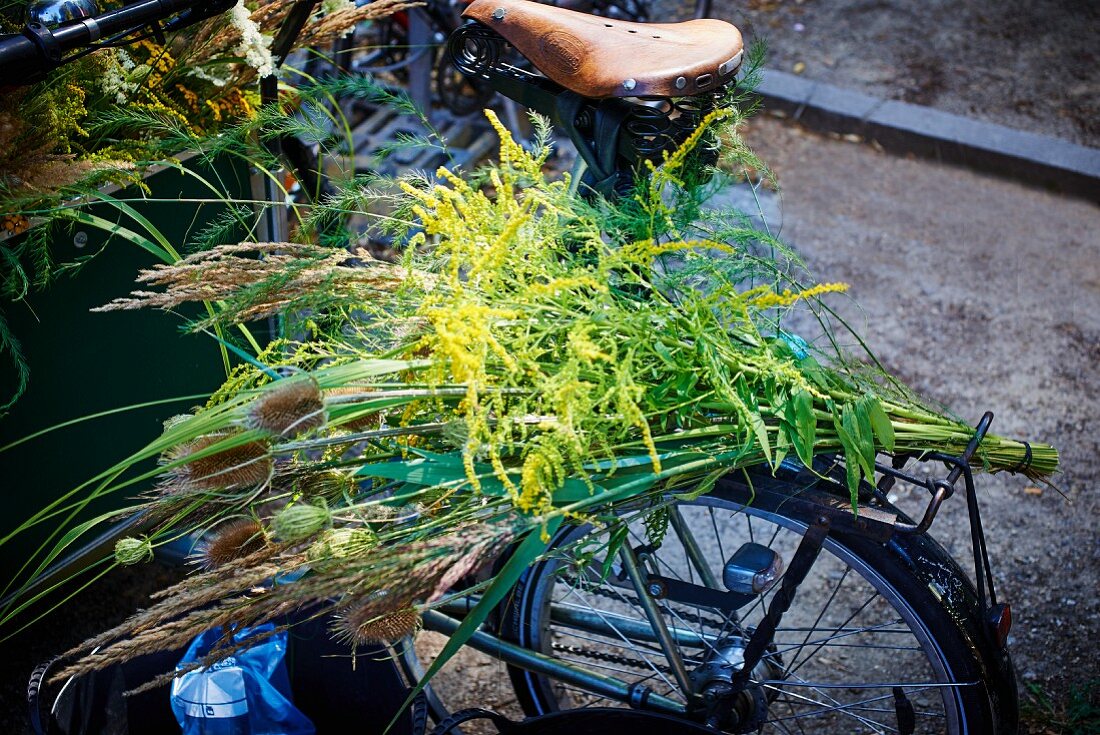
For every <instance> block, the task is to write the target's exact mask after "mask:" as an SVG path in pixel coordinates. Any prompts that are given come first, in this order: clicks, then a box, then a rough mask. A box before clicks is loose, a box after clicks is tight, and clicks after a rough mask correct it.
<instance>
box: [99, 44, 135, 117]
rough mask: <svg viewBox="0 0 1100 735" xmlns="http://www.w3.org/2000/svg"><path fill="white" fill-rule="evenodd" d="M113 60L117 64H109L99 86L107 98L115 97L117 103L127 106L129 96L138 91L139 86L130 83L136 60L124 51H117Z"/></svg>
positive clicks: (113, 55) (112, 56)
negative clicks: (131, 71)
mask: <svg viewBox="0 0 1100 735" xmlns="http://www.w3.org/2000/svg"><path fill="white" fill-rule="evenodd" d="M111 58H112V59H113V60H114V62H115V63H113V64H109V65H108V66H107V69H106V71H105V72H104V73H103V75H102V76H101V77H100V78H99V86H100V88H102V89H103V93H104V94H106V95H107V96H111V95H114V98H115V102H117V103H118V104H120V105H122V104H126V100H127V99H128V95H131V94H133V93H134V92H135V91H137V88H138V85H137V84H136V83H135V82H132V81H130V78H129V76H130V75H129V74H127V72H129V71H130V70H131V69H133V68H134V66H135V64H134V60H133V59H131V58H130V57H129V55H127V53H126V52H125V51H123V50H122V49H115V50H114V53H113V54H112V55H111Z"/></svg>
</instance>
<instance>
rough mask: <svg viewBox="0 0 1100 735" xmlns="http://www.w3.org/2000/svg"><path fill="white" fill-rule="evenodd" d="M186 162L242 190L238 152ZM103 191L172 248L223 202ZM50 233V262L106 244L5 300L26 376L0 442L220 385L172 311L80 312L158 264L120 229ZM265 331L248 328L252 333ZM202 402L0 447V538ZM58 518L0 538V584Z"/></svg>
mask: <svg viewBox="0 0 1100 735" xmlns="http://www.w3.org/2000/svg"><path fill="white" fill-rule="evenodd" d="M186 165H188V166H189V167H191V168H192V169H193V170H196V171H198V172H199V173H200V174H202V175H203V176H205V177H206V178H207V179H208V180H210V181H218V182H220V186H221V187H222V188H223V190H224V192H225V193H226V195H227V196H228V197H232V198H237V199H252V198H253V196H252V194H251V190H250V181H249V174H248V169H247V167H246V166H245V165H243V164H241V163H239V162H235V161H221V162H219V163H218V164H216V165H215V166H213V167H212V168H208V167H205V166H203V165H202V164H199V163H198V162H197V159H192V160H191V162H189V163H188V164H186ZM146 183H147V184H148V186H149V188H150V192H149V193H148V194H147V195H146V196H147V197H148V198H149V199H179V200H187V199H210V198H212V196H213V194H212V192H211V191H210V189H208V188H207V187H206V186H204V185H203V184H202V182H200V181H198V180H196V179H195V177H193V176H188V175H185V174H183V173H181V172H179V171H176V170H174V169H166V170H163V171H160V172H158V173H156V174H154V175H152V176H150V177H149V178H148V179H147V181H146ZM113 196H115V197H116V198H119V199H126V200H128V201H129V202H130V203H131V204H132V205H133V206H134V207H135V209H137V210H138V211H139V212H140V213H141V214H142V215H143V216H145V217H146V218H148V219H149V220H150V221H151V222H152V224H153V226H155V227H156V228H157V229H159V230H160V231H161V232H162V233H164V235H165V236H166V237H167V238H168V240H169V241H170V242H171V243H172V245H173V247H175V248H176V249H177V250H181V249H182V248H183V246H184V243H185V242H186V240H187V239H188V236H189V235H190V234H193V233H195V232H198V231H199V230H200V229H201V228H203V227H204V226H206V225H207V224H208V223H209V222H210V221H211V220H213V219H214V218H215V217H216V216H217V215H218V214H220V213H221V212H223V211H224V209H225V205H224V204H221V203H196V202H187V201H169V202H150V201H144V200H143V198H142V192H141V191H139V190H137V188H136V187H131V188H129V189H125V190H122V191H121V192H117V193H115V194H113ZM88 211H89V212H91V213H93V214H96V215H99V216H102V217H106V218H109V219H111V220H112V221H118V222H119V223H120V224H122V225H123V226H125V227H128V228H130V229H132V230H135V231H136V232H139V233H142V234H144V232H143V229H142V227H141V226H140V225H139V224H137V223H135V222H134V221H133V220H131V219H129V218H128V217H126V216H124V215H121V214H120V213H119V212H118V210H116V209H114V208H112V207H110V206H108V205H102V204H101V205H96V206H94V207H90V208H89V210H88ZM57 232H58V233H59V234H58V237H57V239H56V241H55V243H54V248H53V256H54V259H55V261H57V262H65V261H69V260H72V259H74V258H77V257H79V256H82V255H87V254H89V253H95V252H97V251H99V250H100V249H101V248H104V245H106V247H105V248H104V249H103V251H102V252H100V253H99V255H97V256H96V257H95V258H93V259H91V261H90V262H89V263H88V264H87V265H85V266H84V267H83V268H82V269H80V270H79V271H78V272H76V273H75V274H74V275H72V276H69V277H62V278H60V279H58V280H55V281H54V282H53V283H52V284H51V285H50V286H49V287H48V288H47V289H45V290H41V291H33V292H31V293H30V294H28V295H27V298H26V301H25V302H20V303H16V304H5V311H6V314H7V319H8V322H9V325H10V327H11V330H12V332H13V333H14V334H15V335H16V337H17V338H18V339H19V340H21V341H22V343H23V348H24V352H25V356H26V360H27V362H28V364H29V365H30V369H31V379H30V386H29V388H28V390H27V392H26V394H25V395H24V396H23V397H22V398H21V399H20V400H19V401H18V402H17V403H16V404H15V405H14V406H13V407H12V409H11V411H10V413H9V414H8V415H7V416H5V417H3V418H0V446H5V445H7V444H8V443H10V442H12V441H16V440H18V439H20V438H23V437H26V436H28V435H30V434H32V433H34V432H37V431H40V430H42V429H45V428H48V427H50V426H54V425H56V424H59V423H62V422H65V421H70V420H72V419H76V418H79V417H81V416H87V415H90V414H94V413H97V412H100V411H109V410H112V409H117V408H121V407H124V406H129V405H133V404H138V403H142V402H147V401H157V400H162V399H166V398H172V397H176V396H188V395H191V396H194V395H196V394H208V393H210V392H211V391H212V390H214V389H215V388H217V387H218V386H219V385H220V384H221V382H222V381H223V380H224V379H225V368H224V365H223V361H222V357H221V352H220V350H219V348H218V344H217V343H216V342H215V341H214V340H212V339H211V338H209V337H207V336H203V335H192V334H186V333H184V332H183V331H182V327H183V324H184V321H183V319H182V318H181V317H180V316H179V315H174V314H169V313H165V312H161V311H155V310H138V311H116V312H107V313H92V312H90V311H89V310H90V309H91V308H93V307H96V306H102V305H103V304H106V303H107V302H109V301H111V300H112V299H115V298H118V297H120V296H125V295H127V294H128V293H129V292H130V291H131V290H133V289H134V287H135V283H134V278H135V276H136V275H137V272H138V270H139V269H140V268H147V267H149V266H151V265H154V264H155V263H157V262H159V261H158V260H157V258H156V257H155V256H153V255H151V254H150V253H148V252H146V251H145V250H142V249H141V248H139V247H137V246H136V245H134V244H132V243H130V242H128V241H126V240H124V239H122V238H117V237H116V238H114V239H111V240H110V241H108V238H107V234H106V233H105V232H104V231H102V230H99V229H96V228H90V227H85V226H82V225H77V226H76V228H75V229H73V230H72V232H70V233H65V232H64V229H63V228H58V230H57ZM239 234H240V236H241V237H244V236H245V235H244V233H243V232H242V233H239ZM196 313H197V311H194V310H192V311H191V312H190V314H191V315H194V314H196ZM265 338H266V335H257V339H259V340H260V341H261V342H263V341H265ZM3 362H4V364H3V365H2V366H0V386H2V387H3V391H4V393H3V395H4V396H5V398H6V397H7V396H10V395H11V393H12V388H13V386H14V380H15V377H14V373H13V371H12V369H11V368H10V365H9V364H8V360H7V356H6V355H5V356H4V360H3ZM202 402H203V399H202V398H198V397H192V398H189V399H183V400H180V401H178V402H176V403H173V404H170V405H159V406H154V407H150V408H144V409H138V410H132V411H127V412H125V413H120V414H114V415H111V416H107V417H103V418H98V419H94V420H91V421H84V422H81V423H78V424H76V425H73V426H70V427H66V428H64V429H60V430H57V431H53V432H50V433H48V434H46V435H44V436H41V437H38V438H35V439H32V440H30V441H27V442H25V443H23V444H20V445H19V446H17V447H14V448H12V449H8V450H6V451H3V452H0V499H2V504H3V505H2V507H3V512H2V513H0V537H2V536H7V535H8V534H9V533H10V532H11V531H12V530H13V529H15V528H17V527H18V526H19V525H20V524H21V523H22V522H23V521H24V520H25V519H27V518H29V517H30V516H31V515H32V514H34V513H35V512H36V511H38V510H40V509H42V508H43V507H45V506H46V505H47V504H49V503H50V502H52V501H54V500H56V499H58V498H60V497H62V496H63V495H64V494H65V493H67V492H69V491H71V490H72V489H74V488H75V487H77V486H78V485H80V484H81V483H83V482H85V481H87V480H89V479H90V478H92V477H94V476H95V475H97V474H99V473H100V472H102V471H103V470H105V469H106V468H108V467H110V466H111V465H113V464H114V463H115V462H117V461H119V460H120V459H122V458H124V457H126V456H127V455H128V454H130V453H132V452H134V451H135V450H137V449H140V448H141V447H142V446H144V445H145V444H147V443H148V442H150V441H151V440H153V439H155V438H156V437H157V436H158V435H159V434H160V432H161V430H162V421H163V420H164V419H166V418H168V417H169V416H172V415H174V414H177V413H183V412H186V411H187V410H188V409H189V408H190V407H191V406H194V405H196V404H201V403H202ZM149 466H150V467H152V464H150V465H149ZM148 488H149V484H148V483H146V484H145V485H139V486H135V487H131V488H128V489H127V490H126V491H124V492H122V493H119V494H115V495H111V496H107V497H104V498H101V499H98V500H96V501H95V502H93V503H92V504H91V505H89V506H88V507H87V508H86V509H84V510H83V511H82V512H80V513H79V514H78V517H79V518H80V519H85V518H91V517H94V516H96V515H99V514H101V513H103V512H105V511H108V510H111V509H115V508H120V507H122V506H123V505H124V504H126V503H127V502H128V501H129V500H132V498H133V497H134V496H136V495H137V494H138V493H140V492H142V491H145V490H148ZM82 495H84V493H82ZM66 518H68V514H65V515H60V516H58V517H57V518H55V519H52V520H50V521H47V522H45V523H43V524H40V525H39V526H37V527H35V528H34V529H33V530H31V531H29V532H25V533H22V534H20V535H19V536H17V537H16V538H15V539H13V540H12V541H9V542H8V543H5V544H4V545H3V546H2V547H0V580H2V582H0V588H2V587H3V586H4V585H6V584H7V583H8V581H10V580H11V579H12V578H13V576H14V575H16V574H17V573H18V572H19V569H20V567H21V566H22V564H23V562H24V561H25V560H26V558H27V555H28V554H30V553H31V552H33V551H34V549H35V548H37V547H38V545H39V544H41V543H42V542H43V541H45V540H46V539H47V538H48V537H49V536H50V534H51V533H53V532H54V531H55V529H57V528H58V527H59V521H62V520H64V519H66Z"/></svg>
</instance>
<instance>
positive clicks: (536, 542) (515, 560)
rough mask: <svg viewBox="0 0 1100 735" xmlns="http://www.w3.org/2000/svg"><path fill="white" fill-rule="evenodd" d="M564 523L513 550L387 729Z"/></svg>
mask: <svg viewBox="0 0 1100 735" xmlns="http://www.w3.org/2000/svg"><path fill="white" fill-rule="evenodd" d="M562 520H563V519H562V516H556V517H554V518H551V519H550V520H549V521H547V522H546V526H545V528H544V529H543V532H542V533H540V532H539V531H538V530H537V529H536V530H533V531H531V532H530V533H529V534H527V538H525V539H523V541H521V542H520V544H519V546H517V547H516V549H515V551H513V552H512V555H511V556H510V557H509V558H508V561H507V562H505V564H504V566H503V567H502V568H501V570H500V571H499V572H497V575H496V576H495V577H494V578H493V581H492V582H490V583H489V586H488V588H486V590H485V594H483V595H482V596H481V599H480V600H478V602H477V604H476V605H474V607H473V609H471V610H470V611H469V612H468V613H466V617H464V618H463V619H462V623H461V624H460V625H459V626H458V629H457V630H456V631H455V632H454V635H452V636H451V637H450V638H449V639H448V640H447V644H446V645H445V646H443V650H442V651H440V652H439V655H438V656H436V657H435V661H433V662H432V665H431V666H429V667H428V670H427V671H426V672H424V676H423V677H422V678H421V679H420V681H418V682H417V683H416V686H414V687H413V688H412V691H410V692H409V696H408V697H406V698H405V702H404V703H403V704H402V705H401V707H400V708H399V709H398V713H397V714H396V715H394V717H393V720H391V721H390V723H389V725H387V726H386V729H387V730H389V729H390V728H391V727H393V724H394V722H396V721H397V718H398V717H400V716H401V713H402V712H404V711H405V709H406V708H407V707H408V706H409V705H410V704H412V701H413V699H414V698H416V695H417V694H419V693H420V692H421V690H423V689H424V687H425V686H426V685H427V683H428V682H429V681H430V680H431V678H432V677H433V676H435V675H436V674H437V673H438V672H439V670H440V669H442V668H443V666H444V665H446V663H447V662H448V661H450V660H451V657H452V656H454V655H455V654H456V653H457V652H458V649H460V648H462V646H464V645H466V641H468V640H470V636H472V635H473V634H474V633H475V632H476V631H477V629H478V628H479V627H481V624H482V623H483V622H485V619H486V618H488V617H489V613H490V612H492V610H493V608H495V607H496V606H497V605H498V604H499V603H500V601H501V600H503V599H504V597H505V595H507V594H508V592H509V591H510V590H511V589H512V587H513V586H514V585H515V583H516V582H517V581H519V578H520V576H521V575H522V574H523V572H524V571H525V570H526V569H527V567H529V566H531V564H532V563H534V561H535V560H536V559H538V558H539V555H541V554H542V553H543V552H544V551H546V548H547V547H548V546H549V545H550V542H549V541H543V537H544V536H546V537H550V538H552V537H553V535H554V533H555V532H556V531H557V530H558V527H559V526H561V522H562Z"/></svg>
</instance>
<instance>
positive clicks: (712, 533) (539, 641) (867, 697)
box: [500, 483, 998, 734]
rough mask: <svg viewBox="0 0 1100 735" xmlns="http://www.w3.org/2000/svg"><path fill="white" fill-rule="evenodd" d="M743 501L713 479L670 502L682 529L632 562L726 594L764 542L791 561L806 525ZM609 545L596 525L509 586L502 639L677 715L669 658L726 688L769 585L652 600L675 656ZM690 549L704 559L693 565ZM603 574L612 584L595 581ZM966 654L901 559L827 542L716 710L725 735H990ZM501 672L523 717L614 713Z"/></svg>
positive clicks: (984, 692) (956, 629)
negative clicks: (762, 647)
mask: <svg viewBox="0 0 1100 735" xmlns="http://www.w3.org/2000/svg"><path fill="white" fill-rule="evenodd" d="M735 496H737V497H735ZM746 500H747V498H746V497H743V496H742V495H741V493H740V492H737V491H733V492H731V491H730V485H729V484H728V483H727V484H726V486H725V489H724V490H723V488H722V484H721V483H720V485H719V488H716V490H715V491H713V492H712V493H711V494H709V495H705V496H702V497H700V498H698V499H697V500H694V501H692V502H680V503H677V504H675V505H674V506H672V507H673V513H674V514H675V515H676V516H678V518H674V520H676V521H677V522H676V523H674V524H672V526H671V527H670V528H669V529H668V532H667V536H666V537H665V539H664V541H663V543H661V544H660V546H659V547H658V548H656V549H655V550H653V551H652V552H650V553H649V554H648V559H647V558H646V554H644V553H643V555H642V560H643V563H644V565H645V566H647V567H648V568H649V569H650V571H651V573H653V574H659V575H661V576H663V577H665V578H670V579H678V580H682V581H684V582H688V583H690V584H695V585H699V586H702V587H712V588H717V589H720V590H721V591H723V592H724V591H725V587H724V586H723V585H722V578H723V577H722V574H723V566H724V564H725V561H726V560H727V559H729V558H730V557H731V555H732V554H733V552H734V551H736V550H737V549H738V548H740V547H741V545H743V544H746V543H755V544H759V545H762V546H766V547H768V548H769V549H772V550H773V551H774V552H776V554H778V555H779V557H781V558H782V560H783V561H784V562H785V563H787V564H789V563H790V561H791V558H792V556H793V554H794V550H795V549H796V548H797V546H798V544H799V542H800V541H801V540H802V537H803V535H804V533H805V530H806V524H805V523H804V522H803V521H800V520H798V519H796V518H792V517H789V516H787V515H785V514H784V513H783V512H782V510H781V507H782V506H780V509H779V510H778V511H777V509H776V508H775V507H771V508H768V507H767V504H761V505H763V506H764V507H761V505H748V506H746V505H744V504H743V503H744V502H745V501H746ZM628 528H629V536H628V540H627V542H628V543H629V544H631V546H632V547H635V548H638V549H639V550H642V549H643V548H644V547H645V546H646V545H647V544H648V543H649V540H648V539H647V538H646V532H645V529H644V527H643V525H642V523H641V520H640V516H639V518H635V519H634V520H632V521H631V522H630V523H629V526H628ZM606 542H607V537H606V535H604V536H603V537H602V538H601V536H600V535H599V534H598V533H594V532H593V531H592V529H591V528H572V529H567V530H565V531H563V532H562V533H560V534H559V536H558V537H557V538H556V539H555V542H554V552H553V553H552V554H551V555H550V556H549V557H548V558H547V559H546V560H545V561H542V562H540V563H539V564H538V565H536V566H534V567H532V568H531V569H530V570H529V571H528V573H527V575H526V576H525V577H524V579H523V580H522V581H521V582H520V584H519V585H518V586H517V589H516V594H515V595H514V596H513V597H512V598H511V601H510V602H509V603H508V606H507V607H506V609H505V610H504V614H503V615H502V616H501V620H502V622H501V629H500V635H501V637H502V638H504V639H506V640H510V641H513V642H516V643H519V644H520V645H523V646H524V647H527V648H530V649H532V650H536V651H540V652H542V653H545V654H548V655H552V656H555V657H557V658H558V659H561V660H563V661H567V662H574V663H576V664H577V665H578V666H582V667H586V668H589V669H592V670H595V671H599V672H601V673H604V674H609V675H612V676H615V677H618V678H622V679H624V680H626V681H631V682H636V683H638V684H639V685H642V686H645V687H647V688H648V689H650V690H651V691H653V692H655V693H657V694H661V695H663V696H665V697H669V698H672V699H674V700H677V701H681V702H684V703H685V704H687V703H688V700H689V695H687V694H685V691H684V690H685V687H684V686H683V685H682V684H681V683H680V682H679V681H678V680H677V677H676V667H675V666H674V662H673V658H674V657H675V655H678V656H679V657H680V658H681V659H682V661H683V664H684V669H683V670H686V672H688V674H689V676H690V684H689V686H690V687H693V688H694V691H696V692H698V691H701V689H702V688H703V687H704V686H705V685H706V684H707V683H708V682H713V680H714V677H720V676H725V677H726V680H727V681H728V676H729V672H730V671H731V670H732V669H735V668H738V667H739V666H740V663H741V660H740V658H739V656H740V654H741V652H742V651H743V649H744V646H745V642H746V641H747V639H748V637H749V635H751V632H752V631H753V630H754V629H755V627H756V626H757V625H758V624H759V622H760V619H761V617H762V616H763V613H764V611H765V610H766V608H767V605H768V603H769V602H770V600H771V598H772V596H773V594H774V592H775V590H777V589H778V586H779V585H778V584H776V585H775V586H773V587H772V588H771V589H770V590H768V591H767V592H765V594H764V595H762V596H760V597H757V598H756V599H755V600H754V601H752V602H750V603H749V604H747V605H744V606H743V607H741V608H740V609H737V610H733V609H722V608H720V607H712V606H711V607H708V606H705V605H700V604H687V603H684V602H679V601H672V600H670V599H668V598H666V599H659V600H657V602H658V605H659V607H660V611H661V616H662V618H663V620H664V621H665V624H666V625H667V626H668V628H669V630H670V632H671V635H672V637H673V639H674V643H675V645H674V647H675V649H676V652H675V654H674V655H673V656H670V655H667V654H666V653H665V652H664V650H662V647H661V646H660V645H659V642H658V641H659V637H658V636H657V635H656V634H655V633H654V631H653V628H652V626H650V624H649V622H648V620H647V618H646V615H645V614H644V610H643V607H642V604H641V600H640V596H639V594H638V592H637V590H636V589H634V588H633V586H631V585H629V584H624V583H623V581H622V580H621V577H622V575H621V574H618V572H619V570H620V566H619V564H618V562H617V561H615V560H610V561H608V560H607V559H606V556H605V555H606V549H603V550H601V549H600V545H601V544H605V543H606ZM693 546H695V547H697V548H698V549H699V551H700V552H701V553H695V554H693V553H692V547H693ZM937 548H938V547H937ZM944 561H945V563H947V564H950V565H951V568H952V569H956V567H954V565H953V562H951V561H950V559H949V558H946V557H945V559H944ZM605 563H606V568H607V569H609V570H610V575H608V576H607V578H602V575H603V572H602V570H603V569H604V568H605ZM671 596H672V595H669V597H671ZM975 648H976V646H975V645H974V644H973V641H970V640H968V639H967V637H966V634H965V633H964V632H963V630H962V629H961V628H960V625H959V624H958V622H956V621H955V620H954V619H953V618H952V616H951V614H949V612H948V610H947V609H946V608H945V606H944V605H943V604H942V602H941V600H940V599H939V598H938V597H937V592H935V591H934V590H932V589H930V588H929V586H928V584H926V583H924V582H921V581H920V580H918V579H917V578H916V576H914V574H913V573H912V571H911V570H910V569H909V568H907V567H906V565H905V564H904V563H903V561H902V559H901V558H900V557H899V556H898V555H897V554H895V553H893V552H892V551H891V550H890V549H888V548H887V547H886V546H883V545H881V544H876V543H872V542H868V541H867V540H865V539H848V538H843V539H842V538H837V537H835V536H831V537H829V538H828V539H826V542H825V545H824V548H823V550H822V552H821V555H820V556H819V557H818V559H817V561H816V562H815V564H814V566H813V567H812V568H811V570H810V573H809V575H808V576H807V578H806V580H805V581H804V582H803V584H802V585H801V586H800V587H799V588H798V591H797V594H796V596H795V599H794V604H793V605H792V607H791V609H790V610H789V611H788V612H787V614H786V615H784V616H783V619H782V623H781V624H780V626H779V628H778V630H777V632H776V634H775V636H774V639H773V640H772V644H771V646H770V648H769V651H768V653H767V654H766V655H765V657H764V660H763V661H762V662H761V663H760V664H759V665H758V666H756V667H755V668H754V670H753V676H752V682H751V684H750V686H749V688H748V689H746V690H745V694H743V695H741V696H740V699H739V700H737V701H736V702H728V703H726V704H724V705H723V706H727V707H731V708H735V709H737V711H738V715H737V718H736V719H737V720H739V724H732V720H731V719H729V718H727V719H726V723H727V724H726V725H725V731H727V732H757V731H760V732H773V733H803V732H814V733H846V734H847V733H856V732H875V733H878V732H910V733H912V732H922V733H923V732H927V733H933V732H935V733H943V732H950V733H967V732H969V733H994V732H997V731H998V727H997V724H996V718H995V716H994V713H993V708H992V702H991V699H990V696H989V694H988V691H989V690H990V688H989V687H987V686H986V682H985V681H984V680H983V677H984V676H986V675H983V666H982V663H981V661H980V660H979V658H978V657H977V656H976V654H975V653H974V651H975ZM723 664H724V665H725V666H724V667H723ZM723 672H724V673H723ZM509 673H510V675H511V677H512V681H513V684H514V686H515V689H516V693H517V696H518V698H519V701H520V703H521V705H522V706H523V708H524V710H525V711H526V712H527V713H528V714H531V715H536V714H543V713H547V712H553V711H558V710H561V709H569V708H576V707H587V706H610V705H613V704H614V703H612V702H609V701H607V700H604V699H601V698H600V697H598V696H595V695H593V694H592V693H590V692H586V691H584V690H582V689H578V688H576V687H575V686H571V685H569V684H565V683H563V682H561V681H555V680H552V679H549V678H548V677H546V676H542V675H537V674H532V673H530V672H527V671H523V670H520V669H516V668H512V669H510V671H509ZM620 706H622V705H620ZM702 709H703V708H701V709H700V711H702ZM703 716H705V715H702V714H701V715H698V716H697V717H703Z"/></svg>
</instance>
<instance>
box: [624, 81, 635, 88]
mask: <svg viewBox="0 0 1100 735" xmlns="http://www.w3.org/2000/svg"><path fill="white" fill-rule="evenodd" d="M637 86H638V83H637V82H636V81H634V80H633V79H627V80H625V81H624V82H623V89H634V88H635V87H637Z"/></svg>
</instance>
